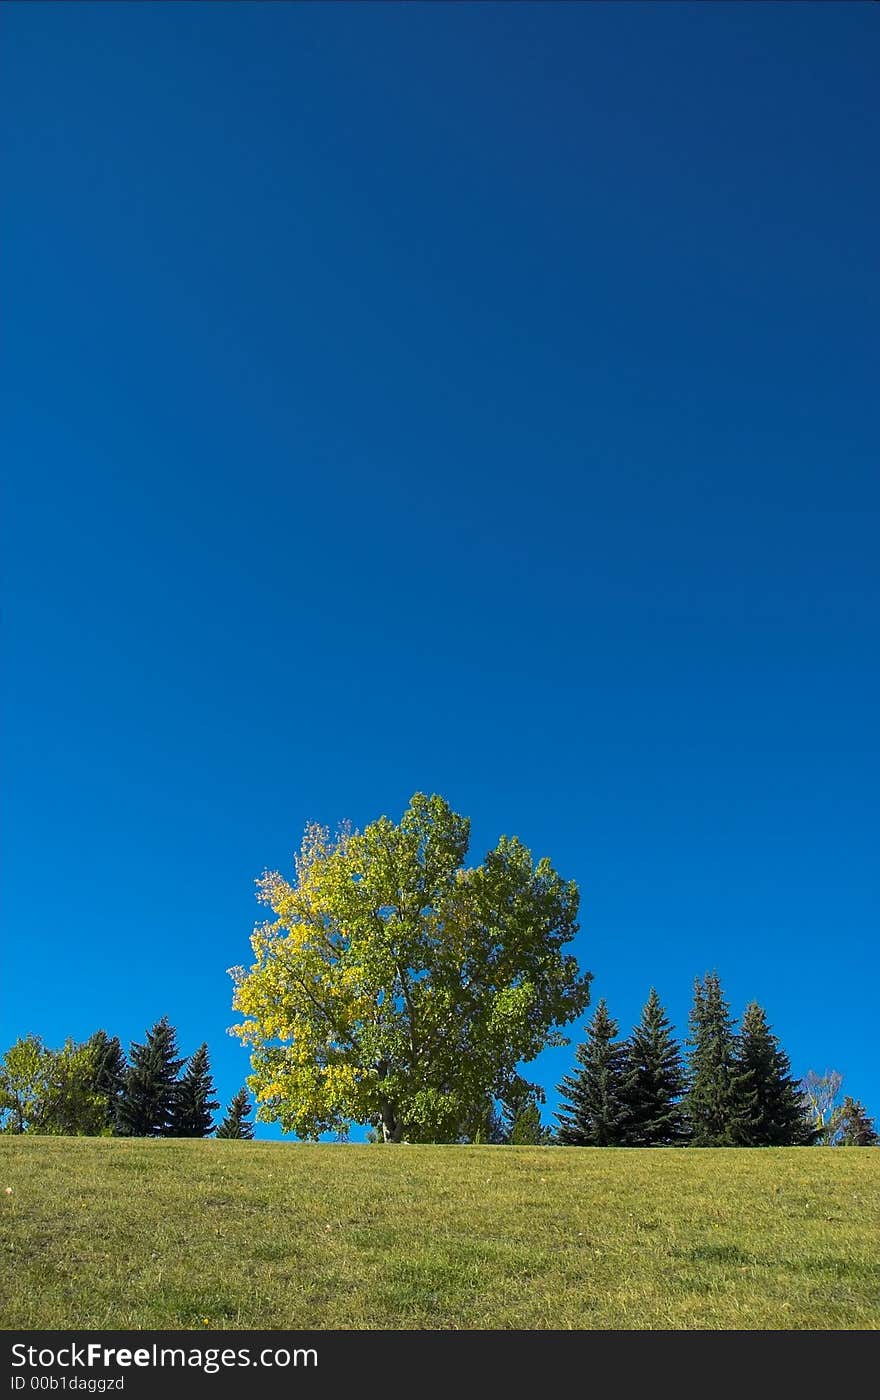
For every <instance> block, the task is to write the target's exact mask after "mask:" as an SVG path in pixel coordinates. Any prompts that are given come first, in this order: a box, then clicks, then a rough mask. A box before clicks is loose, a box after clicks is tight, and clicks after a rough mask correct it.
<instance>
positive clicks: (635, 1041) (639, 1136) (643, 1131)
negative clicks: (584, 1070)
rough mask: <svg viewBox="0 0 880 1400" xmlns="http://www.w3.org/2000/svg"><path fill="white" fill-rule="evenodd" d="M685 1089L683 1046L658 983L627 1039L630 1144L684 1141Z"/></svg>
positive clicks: (625, 1070) (626, 1101)
mask: <svg viewBox="0 0 880 1400" xmlns="http://www.w3.org/2000/svg"><path fill="white" fill-rule="evenodd" d="M684 1090H685V1075H684V1068H683V1065H682V1059H681V1052H680V1050H679V1048H678V1045H677V1044H676V1042H675V1039H674V1037H673V1035H672V1027H671V1025H670V1023H669V1020H668V1018H667V1016H666V1013H665V1011H664V1009H663V1006H662V1005H661V1003H660V998H659V997H658V995H657V992H656V990H655V989H654V988H653V987H652V988H651V991H650V994H649V996H648V1000H647V1001H646V1003H645V1006H644V1009H643V1011H642V1019H641V1020H640V1022H639V1024H638V1025H637V1026H636V1028H635V1030H634V1031H633V1033H632V1035H631V1036H630V1038H629V1040H628V1041H627V1043H626V1050H625V1060H624V1066H623V1084H622V1097H623V1102H624V1105H625V1127H624V1136H625V1141H626V1144H627V1146H629V1147H658V1146H663V1145H666V1144H671V1143H681V1142H684V1141H685V1140H686V1138H687V1131H686V1127H685V1121H684V1114H683V1111H682V1107H681V1097H682V1094H683V1093H684Z"/></svg>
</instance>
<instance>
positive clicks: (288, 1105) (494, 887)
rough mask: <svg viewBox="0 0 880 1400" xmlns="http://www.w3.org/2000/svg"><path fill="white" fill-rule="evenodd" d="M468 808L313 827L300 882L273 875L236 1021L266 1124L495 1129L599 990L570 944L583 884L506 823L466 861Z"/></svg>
mask: <svg viewBox="0 0 880 1400" xmlns="http://www.w3.org/2000/svg"><path fill="white" fill-rule="evenodd" d="M469 836H470V823H469V821H468V820H467V819H466V818H465V817H462V816H460V815H458V814H457V813H455V812H453V811H452V809H451V808H450V807H449V805H448V804H447V802H445V801H444V799H443V798H441V797H438V796H433V797H427V796H425V795H424V794H422V793H416V795H415V796H414V797H413V798H412V800H411V802H410V804H409V806H408V808H407V810H406V812H405V813H404V815H403V817H402V819H401V821H400V822H399V823H397V824H395V823H394V822H393V821H391V820H390V819H389V818H388V817H381V818H380V819H379V820H378V821H375V822H373V823H371V824H370V825H369V826H367V827H366V829H365V830H364V831H363V832H355V831H352V830H351V829H350V828H349V827H347V826H343V827H342V828H340V830H339V831H338V832H337V833H336V835H335V836H332V837H331V835H330V833H329V831H328V830H327V829H326V828H323V827H320V826H317V825H310V826H308V827H307V828H306V832H305V837H304V840H303V844H302V848H301V851H300V854H299V856H298V857H297V860H296V872H295V878H294V879H293V880H292V881H289V880H287V879H285V878H284V877H283V876H282V875H280V874H279V873H277V872H267V873H266V874H264V875H263V877H262V879H261V880H259V881H258V891H259V892H258V898H259V899H260V900H261V902H262V903H263V904H265V905H266V906H267V907H268V908H269V909H270V910H271V911H272V914H273V918H272V919H271V920H268V921H267V922H264V923H262V924H260V925H258V927H257V928H256V929H255V931H254V934H253V937H252V939H251V946H252V948H253V953H254V959H255V960H254V963H253V966H252V967H251V968H250V969H249V970H247V969H245V968H243V967H240V968H233V969H232V970H231V971H232V976H233V979H234V981H235V994H234V1003H233V1004H234V1006H235V1009H236V1010H237V1011H238V1012H240V1013H241V1015H242V1017H243V1020H242V1021H241V1022H240V1024H239V1025H237V1026H236V1027H234V1028H233V1031H234V1033H236V1034H238V1035H239V1036H240V1038H241V1039H242V1040H243V1041H244V1042H245V1043H246V1044H249V1045H250V1046H251V1048H252V1058H251V1064H252V1069H253V1073H252V1075H251V1077H250V1079H249V1081H248V1082H249V1084H250V1087H251V1089H252V1090H253V1092H254V1096H255V1098H256V1101H257V1104H258V1114H257V1116H258V1117H259V1118H260V1119H261V1120H263V1121H264V1122H279V1123H280V1124H281V1125H282V1127H283V1128H284V1129H285V1130H286V1131H288V1132H294V1133H296V1134H298V1135H299V1136H300V1137H317V1136H318V1135H319V1134H321V1133H322V1132H330V1131H333V1132H340V1131H344V1130H345V1128H346V1127H347V1126H348V1125H349V1124H351V1123H358V1124H363V1125H372V1126H373V1127H374V1128H375V1129H376V1130H377V1132H378V1134H379V1135H380V1136H381V1137H382V1138H383V1139H384V1140H386V1141H400V1140H401V1139H404V1138H405V1139H407V1140H409V1141H412V1142H449V1141H460V1140H468V1139H471V1138H473V1137H475V1136H476V1135H478V1134H479V1133H480V1132H481V1131H483V1129H484V1127H485V1122H486V1105H487V1102H491V1100H492V1099H493V1098H494V1099H503V1098H504V1096H505V1092H506V1091H507V1090H508V1089H509V1087H510V1086H511V1084H512V1083H514V1081H515V1080H516V1079H517V1077H518V1076H517V1066H518V1065H519V1064H520V1063H521V1062H526V1063H527V1062H528V1061H530V1060H532V1059H534V1057H535V1056H536V1055H537V1054H538V1053H539V1052H540V1051H541V1050H543V1049H544V1047H545V1046H546V1045H548V1044H565V1043H566V1041H565V1038H564V1036H563V1035H562V1034H561V1030H560V1028H561V1027H562V1026H564V1025H566V1024H567V1023H568V1022H569V1021H571V1020H573V1019H574V1018H575V1017H576V1016H578V1015H580V1013H581V1012H582V1011H583V1009H584V1007H585V1006H586V1005H587V1003H588V1001H589V982H590V975H589V974H588V973H587V974H583V973H581V972H580V971H579V969H578V966H577V961H576V959H575V958H574V956H573V955H572V954H571V953H570V952H567V951H566V945H567V944H569V943H570V941H571V939H572V938H573V937H574V935H575V933H576V931H577V927H578V926H577V922H576V919H577V910H578V891H577V886H576V885H575V883H574V882H573V881H566V880H563V879H562V878H561V876H560V875H558V874H557V872H556V871H555V870H554V868H553V866H552V865H551V864H550V861H549V860H548V859H546V858H545V859H542V860H539V861H537V862H535V861H533V859H532V856H531V853H530V852H529V851H528V850H527V849H526V847H525V846H524V845H523V844H522V843H521V842H520V841H519V840H518V839H517V838H516V837H506V836H504V837H502V838H501V840H500V841H499V842H498V844H497V846H496V847H495V848H494V849H493V850H491V851H489V853H488V854H487V855H486V857H485V859H484V860H483V861H482V863H481V864H479V865H475V866H466V865H465V858H466V855H467V850H468V843H469Z"/></svg>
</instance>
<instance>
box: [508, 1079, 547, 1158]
mask: <svg viewBox="0 0 880 1400" xmlns="http://www.w3.org/2000/svg"><path fill="white" fill-rule="evenodd" d="M544 1097H545V1096H544V1091H543V1089H540V1088H538V1086H537V1085H535V1084H529V1083H528V1082H527V1081H526V1080H525V1079H516V1080H514V1081H513V1083H512V1084H511V1085H510V1087H509V1088H508V1090H507V1091H506V1093H505V1095H504V1098H503V1099H502V1100H501V1114H500V1125H501V1139H500V1140H501V1142H503V1143H508V1144H509V1145H510V1146H511V1147H538V1146H541V1145H543V1144H546V1143H547V1142H549V1141H550V1139H551V1136H552V1134H551V1133H550V1132H549V1130H548V1129H547V1128H545V1127H544V1125H543V1123H542V1122H541V1108H540V1104H541V1103H543V1101H544Z"/></svg>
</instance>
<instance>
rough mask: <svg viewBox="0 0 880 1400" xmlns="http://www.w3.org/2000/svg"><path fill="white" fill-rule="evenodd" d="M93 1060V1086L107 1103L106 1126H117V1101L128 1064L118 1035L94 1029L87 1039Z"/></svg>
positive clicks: (120, 1094)
mask: <svg viewBox="0 0 880 1400" xmlns="http://www.w3.org/2000/svg"><path fill="white" fill-rule="evenodd" d="M89 1045H90V1046H91V1047H92V1053H93V1055H94V1062H95V1077H94V1088H95V1092H96V1093H98V1094H100V1095H101V1096H102V1097H103V1098H104V1099H105V1100H106V1103H107V1121H106V1127H105V1131H106V1128H111V1129H113V1130H114V1131H115V1130H116V1128H117V1118H118V1112H119V1101H120V1098H121V1097H122V1093H123V1090H124V1088H125V1075H126V1070H127V1068H128V1066H127V1065H126V1062H125V1051H124V1050H123V1048H122V1045H121V1043H120V1040H119V1037H118V1036H116V1035H113V1036H110V1035H108V1034H107V1032H106V1031H104V1030H100V1031H95V1034H94V1035H93V1036H92V1038H91V1040H90V1041H89Z"/></svg>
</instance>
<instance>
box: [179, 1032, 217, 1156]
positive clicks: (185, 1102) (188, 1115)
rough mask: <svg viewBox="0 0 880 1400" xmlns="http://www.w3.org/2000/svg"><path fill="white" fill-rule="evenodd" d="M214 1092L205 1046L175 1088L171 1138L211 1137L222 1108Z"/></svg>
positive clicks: (199, 1049)
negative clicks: (218, 1112)
mask: <svg viewBox="0 0 880 1400" xmlns="http://www.w3.org/2000/svg"><path fill="white" fill-rule="evenodd" d="M213 1092H214V1084H213V1081H212V1079H211V1064H210V1061H209V1059H208V1047H207V1045H204V1044H203V1045H200V1046H199V1048H198V1050H197V1051H196V1052H195V1054H194V1055H193V1056H191V1058H190V1059H189V1061H188V1062H187V1066H186V1069H185V1070H184V1072H183V1074H182V1075H181V1076H180V1079H179V1080H178V1081H177V1083H176V1085H175V1086H174V1098H173V1101H172V1104H171V1113H170V1118H169V1121H168V1128H167V1136H168V1137H207V1136H208V1134H209V1133H210V1131H211V1129H212V1127H213V1126H214V1120H213V1117H212V1114H213V1113H214V1111H215V1110H216V1109H218V1108H219V1107H220V1104H219V1102H218V1100H217V1099H213V1098H212V1097H211V1095H212V1094H213Z"/></svg>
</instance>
